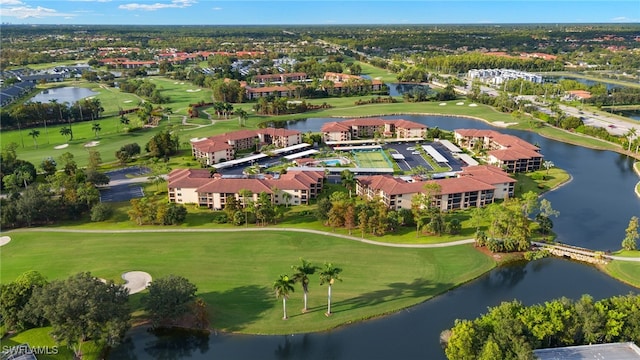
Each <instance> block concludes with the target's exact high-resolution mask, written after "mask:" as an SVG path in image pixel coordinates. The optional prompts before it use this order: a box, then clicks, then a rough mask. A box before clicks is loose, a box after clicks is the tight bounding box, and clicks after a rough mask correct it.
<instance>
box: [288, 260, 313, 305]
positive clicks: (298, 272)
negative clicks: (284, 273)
mask: <svg viewBox="0 0 640 360" xmlns="http://www.w3.org/2000/svg"><path fill="white" fill-rule="evenodd" d="M300 261H302V265H300V266H298V265H292V266H291V269H292V270H293V271H295V273H294V274H293V276H292V277H293V280H294V281H295V282H299V283H300V284H302V291H304V308H303V309H302V312H307V294H308V293H309V275H313V274H315V272H316V270H317V269H318V267H317V266H313V265H311V263H310V262H308V261H307V260H305V259H300Z"/></svg>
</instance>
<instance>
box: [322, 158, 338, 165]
mask: <svg viewBox="0 0 640 360" xmlns="http://www.w3.org/2000/svg"><path fill="white" fill-rule="evenodd" d="M322 163H323V164H325V165H327V166H336V165H340V164H341V163H340V160H338V159H331V160H323V161H322Z"/></svg>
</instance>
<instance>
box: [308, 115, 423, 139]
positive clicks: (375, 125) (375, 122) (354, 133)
mask: <svg viewBox="0 0 640 360" xmlns="http://www.w3.org/2000/svg"><path fill="white" fill-rule="evenodd" d="M320 131H321V132H322V138H323V139H324V141H348V140H352V139H355V138H372V137H374V135H375V134H376V133H378V134H380V135H381V136H384V137H387V138H397V139H416V138H424V136H425V135H426V134H427V126H426V125H423V124H419V123H416V122H413V121H408V120H384V119H378V118H360V119H350V120H345V121H340V122H337V121H334V122H328V123H325V124H324V125H323V126H322V128H321V129H320Z"/></svg>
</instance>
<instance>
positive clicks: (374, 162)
mask: <svg viewBox="0 0 640 360" xmlns="http://www.w3.org/2000/svg"><path fill="white" fill-rule="evenodd" d="M351 153H352V154H353V158H354V159H355V161H356V164H357V165H358V167H361V168H393V164H392V163H391V161H389V159H388V158H387V156H386V155H385V154H384V152H383V151H382V150H381V149H376V150H365V151H361V150H353V151H352V152H351Z"/></svg>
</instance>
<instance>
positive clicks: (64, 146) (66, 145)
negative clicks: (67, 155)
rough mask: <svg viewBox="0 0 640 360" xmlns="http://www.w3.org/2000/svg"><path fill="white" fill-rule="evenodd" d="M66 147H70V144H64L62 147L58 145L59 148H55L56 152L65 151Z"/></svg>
mask: <svg viewBox="0 0 640 360" xmlns="http://www.w3.org/2000/svg"><path fill="white" fill-rule="evenodd" d="M66 147H69V144H62V145H58V146H54V147H53V148H54V149H56V150H60V149H64V148H66Z"/></svg>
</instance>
